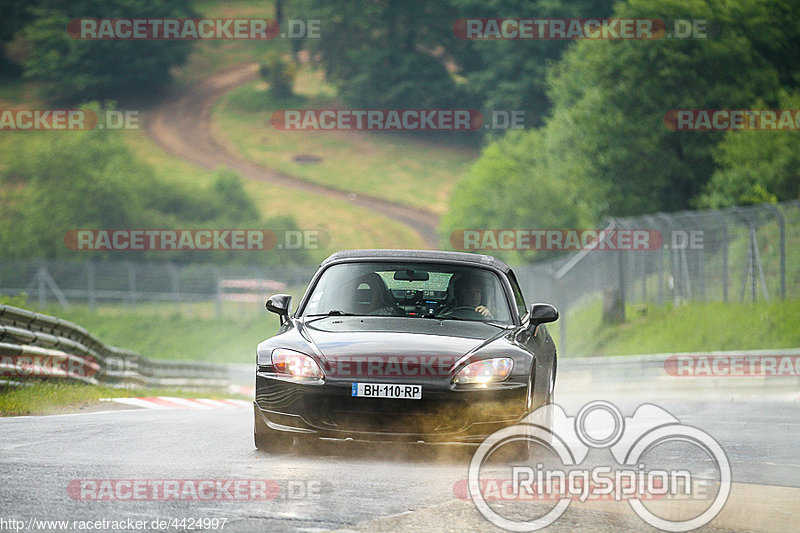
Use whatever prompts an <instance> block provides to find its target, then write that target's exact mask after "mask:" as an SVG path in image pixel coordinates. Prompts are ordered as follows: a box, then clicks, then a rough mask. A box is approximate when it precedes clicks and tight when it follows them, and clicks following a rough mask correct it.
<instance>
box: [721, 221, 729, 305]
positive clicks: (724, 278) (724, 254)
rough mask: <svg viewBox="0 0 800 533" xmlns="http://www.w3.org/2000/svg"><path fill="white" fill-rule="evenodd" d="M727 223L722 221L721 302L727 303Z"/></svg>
mask: <svg viewBox="0 0 800 533" xmlns="http://www.w3.org/2000/svg"><path fill="white" fill-rule="evenodd" d="M728 244H729V242H728V223H727V222H726V221H725V219H723V221H722V301H723V302H725V303H728Z"/></svg>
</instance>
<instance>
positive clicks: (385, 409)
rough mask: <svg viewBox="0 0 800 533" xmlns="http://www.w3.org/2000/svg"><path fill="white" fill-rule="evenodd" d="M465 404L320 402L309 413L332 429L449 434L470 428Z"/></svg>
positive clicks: (366, 400) (333, 399)
mask: <svg viewBox="0 0 800 533" xmlns="http://www.w3.org/2000/svg"><path fill="white" fill-rule="evenodd" d="M465 407H466V406H465V404H464V402H461V401H452V402H441V401H435V402H431V401H426V400H383V399H379V398H350V397H330V398H326V399H325V401H319V399H316V400H315V401H314V402H313V405H309V406H308V409H307V412H308V413H309V414H310V416H311V418H313V420H312V423H314V424H315V425H318V426H321V427H329V428H331V429H339V430H352V431H373V432H384V433H428V434H430V433H449V432H453V431H458V430H461V429H463V428H464V427H466V426H467V425H468V421H467V420H466V419H465V418H466V417H465Z"/></svg>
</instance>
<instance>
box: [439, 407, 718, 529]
mask: <svg viewBox="0 0 800 533" xmlns="http://www.w3.org/2000/svg"><path fill="white" fill-rule="evenodd" d="M524 443H534V444H535V445H536V446H537V447H538V448H539V449H540V450H547V451H548V452H549V453H548V459H549V460H548V461H542V462H538V461H537V462H531V463H529V464H524V463H526V462H527V461H522V463H523V464H519V461H518V462H517V463H518V464H510V465H507V464H503V465H497V464H492V463H490V462H489V459H490V458H491V457H492V455H493V454H494V453H497V452H498V451H499V450H501V449H502V448H503V447H504V446H507V445H509V444H516V445H519V444H524ZM664 445H666V446H678V445H680V446H684V447H688V448H689V449H690V450H692V451H697V452H700V453H701V454H702V455H703V456H704V459H707V466H704V467H703V473H702V474H701V475H702V477H700V476H698V475H697V474H695V473H693V472H692V471H691V470H689V469H687V468H674V467H672V466H669V467H666V468H647V467H646V466H645V463H646V462H647V458H648V457H649V454H651V453H653V452H654V450H658V449H659V447H660V446H664ZM594 449H608V450H609V451H610V455H611V457H612V458H613V464H611V463H612V461H609V463H608V464H603V463H600V464H598V463H597V462H596V461H591V460H590V461H587V460H586V459H587V457H588V456H589V453H590V452H591V451H592V450H594ZM708 472H712V474H709V473H708ZM717 474H718V477H716V476H717ZM709 475H713V476H715V477H712V478H711V479H708V476H709ZM466 489H467V491H468V494H469V497H470V498H471V499H472V501H473V503H474V504H475V507H476V508H477V509H478V511H480V513H481V514H482V515H483V516H484V517H485V518H486V519H487V520H489V521H490V522H491V523H492V524H494V525H496V526H498V527H501V528H503V529H506V530H509V531H537V530H539V529H542V528H545V527H547V526H549V525H551V524H552V523H553V522H555V521H556V520H558V518H559V517H560V516H561V515H562V514H563V513H564V511H566V510H567V508H568V507H569V505H570V503H571V502H573V501H576V500H577V501H586V500H590V499H591V500H603V499H612V500H615V501H625V502H627V503H628V504H629V505H630V506H631V509H632V510H633V511H634V512H635V513H636V515H638V516H639V518H641V519H642V520H643V521H644V522H646V523H647V524H649V525H651V526H653V527H656V528H659V529H662V530H665V531H690V530H693V529H697V528H698V527H701V526H704V525H705V524H707V523H709V522H710V521H711V520H713V519H714V517H716V516H717V514H719V512H720V511H721V510H722V508H723V506H724V505H725V502H726V501H727V499H728V496H729V494H730V489H731V467H730V462H729V461H728V458H727V456H726V455H725V451H724V450H723V449H722V447H721V446H720V445H719V443H718V442H717V441H716V440H714V438H713V437H712V436H711V435H709V434H708V433H706V432H704V431H702V430H700V429H698V428H695V427H692V426H688V425H685V424H681V423H680V421H679V420H678V419H677V418H675V417H674V416H672V415H671V414H670V413H669V412H667V411H666V410H664V409H662V408H660V407H658V406H655V405H652V404H643V405H640V406H639V407H637V408H636V410H635V412H634V413H633V416H630V417H625V416H623V415H622V412H621V411H620V410H619V409H618V408H617V407H616V406H614V405H613V404H611V403H609V402H605V401H594V402H590V403H588V404H586V405H585V406H583V408H581V410H580V411H579V412H578V414H577V415H576V416H574V417H569V416H567V415H566V413H565V411H564V410H563V409H562V408H561V407H560V406H558V405H552V406H543V407H540V408H539V409H537V410H536V411H534V412H533V413H531V414H530V415H528V416H527V417H525V418H524V419H523V420H522V422H521V423H519V424H516V425H514V426H509V427H506V428H503V429H500V430H498V431H496V432H494V433H492V434H491V435H490V436H489V437H487V438H486V440H484V441H483V442H482V443H481V444H480V445H479V446H478V449H477V450H476V451H475V454H474V455H473V456H472V460H471V461H470V465H469V470H468V477H467V487H466ZM454 490H456V491H457V495H459V492H458V491H460V490H461V486H459V485H456V486H455V487H454ZM654 499H664V500H665V503H669V501H670V500H672V499H676V500H685V499H691V500H695V501H697V502H698V503H699V504H701V505H702V507H701V508H699V509H698V512H697V513H694V514H693V515H691V516H685V517H681V516H676V515H675V513H672V512H670V509H669V508H668V506H664V507H659V508H652V509H651V508H648V507H646V506H645V505H644V504H643V503H642V502H643V501H647V500H654ZM498 500H500V501H503V500H514V501H531V500H533V501H536V500H538V501H543V502H545V501H546V502H552V506H551V507H550V508H549V509H548V510H542V508H541V507H537V508H535V509H532V512H535V513H536V514H537V515H538V516H535V517H533V518H529V519H525V518H521V517H520V514H519V513H518V512H514V509H513V508H511V509H508V508H506V506H494V507H493V506H491V505H489V503H488V502H490V501H498ZM665 515H666V516H665Z"/></svg>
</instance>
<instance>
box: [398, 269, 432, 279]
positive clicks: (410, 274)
mask: <svg viewBox="0 0 800 533" xmlns="http://www.w3.org/2000/svg"><path fill="white" fill-rule="evenodd" d="M429 277H430V276H429V275H428V273H427V272H426V271H424V270H398V271H397V272H395V273H394V279H396V280H399V281H428V278H429Z"/></svg>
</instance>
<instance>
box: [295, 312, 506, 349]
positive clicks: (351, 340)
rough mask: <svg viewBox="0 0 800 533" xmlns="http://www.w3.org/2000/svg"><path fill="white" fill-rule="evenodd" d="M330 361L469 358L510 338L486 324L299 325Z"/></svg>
mask: <svg viewBox="0 0 800 533" xmlns="http://www.w3.org/2000/svg"><path fill="white" fill-rule="evenodd" d="M298 329H299V333H300V334H301V335H302V336H303V337H304V338H305V339H306V341H307V342H310V343H311V344H312V345H313V346H314V348H315V351H316V352H317V353H318V354H319V355H322V356H323V357H325V358H326V359H331V358H338V357H361V356H387V357H388V356H398V357H404V356H428V355H435V356H444V357H448V358H451V357H455V358H458V357H460V356H463V355H466V354H468V353H470V352H474V351H476V350H478V349H479V348H481V347H482V346H483V345H485V344H488V343H489V342H492V341H493V340H495V339H496V338H498V337H500V336H503V335H506V334H508V332H509V330H507V329H503V328H500V327H497V326H493V325H490V324H486V323H483V322H468V321H455V320H436V319H427V318H394V317H326V318H322V319H311V320H308V321H306V322H304V323H298Z"/></svg>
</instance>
